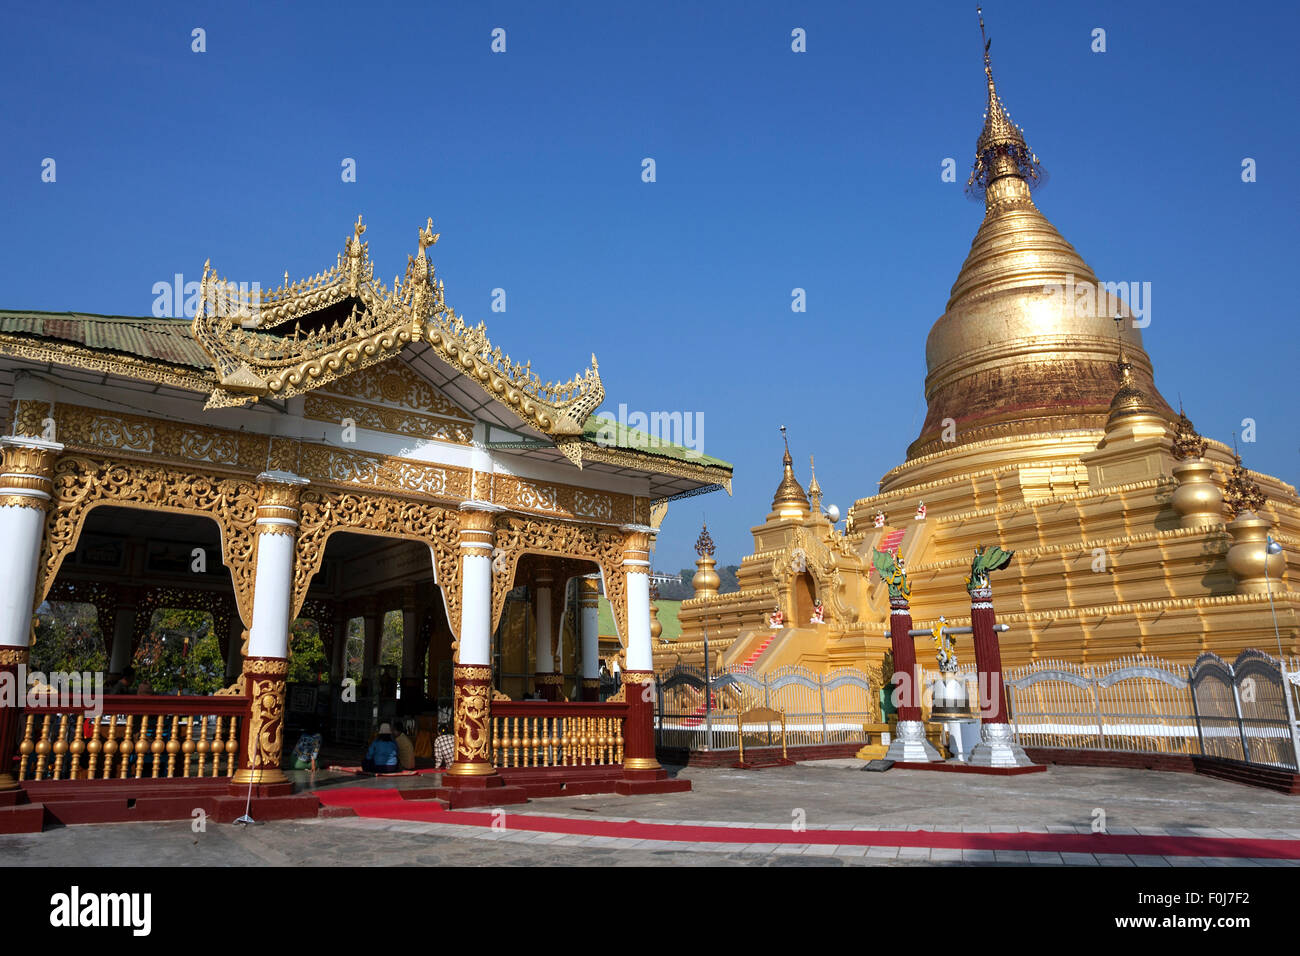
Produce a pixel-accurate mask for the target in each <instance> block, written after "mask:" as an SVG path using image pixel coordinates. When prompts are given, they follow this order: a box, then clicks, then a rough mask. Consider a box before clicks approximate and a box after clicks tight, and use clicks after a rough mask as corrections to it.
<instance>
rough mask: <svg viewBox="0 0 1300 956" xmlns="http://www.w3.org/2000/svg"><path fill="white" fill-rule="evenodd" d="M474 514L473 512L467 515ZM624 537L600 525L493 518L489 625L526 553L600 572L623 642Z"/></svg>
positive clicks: (495, 620)
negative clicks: (566, 560) (569, 560)
mask: <svg viewBox="0 0 1300 956" xmlns="http://www.w3.org/2000/svg"><path fill="white" fill-rule="evenodd" d="M468 513H469V514H473V512H468ZM625 540H626V534H625V533H624V532H622V531H619V530H617V529H615V528H603V527H600V526H598V525H583V524H571V523H569V522H564V521H546V520H543V519H539V518H529V517H523V516H518V515H504V516H497V522H496V548H495V551H496V557H495V558H494V559H493V562H492V626H493V628H495V627H496V626H497V624H498V622H499V621H500V620H501V612H502V610H503V609H504V608H505V601H506V595H507V594H508V593H509V592H510V590H511V588H513V587H514V581H515V571H516V569H517V568H518V565H519V559H520V557H521V556H522V555H524V554H550V555H558V556H561V557H567V558H578V559H584V560H587V561H591V562H593V563H594V564H596V565H597V566H598V567H599V568H600V569H601V573H602V576H603V578H604V581H605V595H606V597H607V598H609V602H610V607H611V608H612V609H613V612H614V620H615V623H616V624H617V626H618V634H619V640H620V641H622V642H623V643H626V642H627V584H626V581H625V578H624V574H623V545H624V542H625Z"/></svg>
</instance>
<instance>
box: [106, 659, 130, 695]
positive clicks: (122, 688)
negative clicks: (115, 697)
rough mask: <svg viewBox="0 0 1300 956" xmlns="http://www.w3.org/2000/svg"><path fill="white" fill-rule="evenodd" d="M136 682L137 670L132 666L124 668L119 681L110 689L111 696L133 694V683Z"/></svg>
mask: <svg viewBox="0 0 1300 956" xmlns="http://www.w3.org/2000/svg"><path fill="white" fill-rule="evenodd" d="M134 680H135V668H134V667H132V666H131V665H130V664H128V665H126V667H123V668H122V673H121V674H119V675H118V678H117V680H115V681H113V686H112V687H110V688H109V689H108V692H109V693H110V694H129V693H131V682H132V681H134Z"/></svg>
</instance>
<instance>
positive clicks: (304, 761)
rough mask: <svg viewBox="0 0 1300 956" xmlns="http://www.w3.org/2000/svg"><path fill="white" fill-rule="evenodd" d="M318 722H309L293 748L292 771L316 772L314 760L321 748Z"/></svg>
mask: <svg viewBox="0 0 1300 956" xmlns="http://www.w3.org/2000/svg"><path fill="white" fill-rule="evenodd" d="M321 741H322V738H321V734H320V722H319V721H316V720H309V721H308V722H307V726H306V727H305V728H304V729H303V732H302V736H300V737H299V738H298V743H297V744H295V745H294V748H293V769H294V770H310V771H311V772H312V773H315V772H316V758H317V757H318V756H319V755H320V746H321Z"/></svg>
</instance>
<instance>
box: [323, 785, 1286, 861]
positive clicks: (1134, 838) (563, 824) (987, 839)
mask: <svg viewBox="0 0 1300 956" xmlns="http://www.w3.org/2000/svg"><path fill="white" fill-rule="evenodd" d="M315 796H316V797H317V798H319V800H320V801H321V803H323V804H325V805H326V806H346V807H350V808H352V809H353V810H355V811H356V814H357V815H358V816H362V817H373V818H378V819H393V820H419V821H426V822H430V823H435V822H436V823H451V824H459V825H461V826H481V827H490V826H491V825H492V822H493V819H494V817H493V815H492V814H491V813H480V812H474V811H467V810H457V811H455V812H452V811H448V810H444V809H443V808H442V806H441V805H440V804H436V803H426V802H424V801H416V800H403V799H402V797H401V796H400V795H399V793H398V791H396V790H391V789H389V790H379V789H375V788H364V787H347V788H342V789H338V790H323V791H319V792H317V793H316V794H315ZM507 819H508V820H509V824H508V825H509V827H510V829H512V830H531V831H536V832H540V833H569V834H574V835H577V836H608V837H619V838H621V839H625V840H669V841H675V842H683V843H735V844H738V845H744V844H748V843H801V844H810V843H815V844H827V845H832V846H898V847H904V846H914V847H928V848H931V849H953V850H1025V851H1041V852H1048V853H1122V854H1126V855H1132V856H1217V857H1234V858H1242V859H1246V858H1252V857H1253V858H1259V859H1275V860H1300V840H1263V839H1234V838H1227V837H1180V836H1140V835H1135V834H1119V833H1087V834H1085V833H1073V834H1072V833H944V832H938V831H932V830H804V831H801V832H795V831H793V830H791V829H789V828H788V827H782V828H771V829H767V828H764V829H759V828H753V827H705V826H690V825H686V824H671V823H640V822H638V821H636V820H632V821H629V822H627V823H610V822H609V821H606V820H575V819H572V818H569V817H546V816H538V815H535V814H524V813H511V814H510V815H509V817H508V818H507Z"/></svg>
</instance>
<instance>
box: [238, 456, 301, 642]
mask: <svg viewBox="0 0 1300 956" xmlns="http://www.w3.org/2000/svg"><path fill="white" fill-rule="evenodd" d="M257 480H258V481H259V482H260V483H262V484H263V485H264V486H266V485H269V486H272V487H275V486H285V494H286V502H287V501H289V500H292V501H293V502H294V504H293V505H292V506H290V505H289V504H287V503H281V502H280V501H279V500H278V498H277V495H276V493H275V492H272V493H269V494H267V495H265V496H264V499H263V502H262V504H261V505H259V507H258V509H257V515H258V517H257V575H256V577H255V578H254V580H253V626H252V627H251V628H249V635H248V656H249V657H277V658H281V659H283V658H286V657H288V656H289V608H290V604H291V602H292V599H293V558H294V545H295V543H296V541H297V533H298V520H297V516H298V508H297V504H296V501H297V496H298V494H299V493H300V492H301V486H303V485H305V484H307V479H305V478H299V477H298V476H296V475H291V474H289V473H288V472H281V471H268V472H263V473H262V474H260V475H258V476H257Z"/></svg>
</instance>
